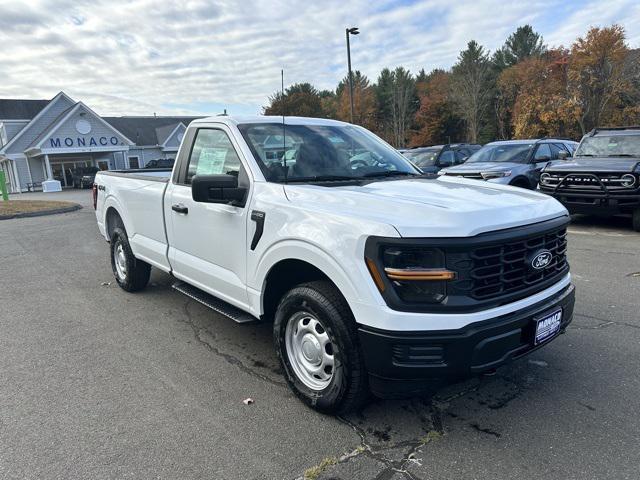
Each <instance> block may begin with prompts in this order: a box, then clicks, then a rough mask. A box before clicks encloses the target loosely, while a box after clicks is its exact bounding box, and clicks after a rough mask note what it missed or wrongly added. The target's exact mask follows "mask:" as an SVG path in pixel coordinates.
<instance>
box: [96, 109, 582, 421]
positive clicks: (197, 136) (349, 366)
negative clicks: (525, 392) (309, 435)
mask: <svg viewBox="0 0 640 480" xmlns="http://www.w3.org/2000/svg"><path fill="white" fill-rule="evenodd" d="M94 204H95V207H96V217H97V220H98V226H99V229H100V232H101V234H102V235H104V237H105V238H106V240H107V241H108V242H109V243H110V250H111V264H112V266H113V272H114V275H115V278H116V280H117V282H118V284H119V285H120V286H121V287H122V288H123V289H124V290H126V291H129V292H134V291H138V290H141V289H143V288H144V287H145V285H146V284H147V282H148V279H149V271H150V269H151V267H155V268H158V269H160V270H162V271H164V272H166V273H168V274H170V275H172V276H173V277H174V278H175V279H176V283H175V285H174V288H176V289H177V290H179V291H180V292H182V293H185V294H186V295H188V296H190V297H191V298H193V299H195V300H197V301H199V302H201V303H203V304H205V305H207V306H209V307H210V308H212V309H214V310H216V311H218V312H219V313H222V314H224V315H226V316H228V317H230V318H232V319H234V320H236V321H238V322H244V321H252V320H262V321H273V328H274V341H275V347H276V351H277V353H278V356H279V358H280V361H281V363H282V367H283V370H284V372H285V376H286V379H287V381H288V383H289V385H290V386H291V388H292V389H293V391H294V392H295V393H296V394H297V395H298V396H299V397H300V398H301V399H302V400H303V401H305V402H306V403H307V404H308V405H310V406H312V407H314V408H316V409H318V410H320V411H324V412H342V411H347V410H350V409H354V408H357V407H358V406H359V405H361V404H362V403H363V402H364V401H365V400H366V399H367V398H368V396H369V394H370V392H373V393H374V394H375V395H378V396H384V397H390V396H404V395H412V394H416V393H420V392H423V391H424V390H425V389H428V388H429V387H430V386H431V385H432V383H433V381H434V379H443V378H444V379H452V378H460V377H464V376H468V375H473V374H478V373H482V372H487V371H491V370H493V369H495V368H496V367H497V366H499V365H502V364H504V363H505V362H508V361H510V360H512V359H515V358H518V357H520V356H522V355H525V354H527V353H529V352H531V351H533V350H535V349H537V348H538V347H540V346H541V345H544V344H546V343H547V342H549V341H550V340H551V339H553V338H555V337H556V336H557V335H558V334H559V333H562V332H564V330H565V328H566V327H567V325H568V324H569V322H570V321H571V319H572V315H573V305H574V298H575V295H574V287H573V285H572V284H571V278H570V274H569V265H568V264H567V257H566V250H567V241H566V227H567V224H568V222H569V217H568V215H567V211H566V210H565V208H564V207H563V206H562V205H560V203H558V202H557V201H556V200H554V199H553V198H551V197H548V196H546V195H543V194H540V193H536V192H531V191H526V190H522V189H519V188H514V187H509V186H503V185H493V184H487V183H485V182H480V181H475V180H469V179H461V178H450V177H447V176H441V177H436V176H429V175H424V174H422V172H420V171H419V170H417V169H416V168H415V167H414V166H413V165H412V164H411V163H410V162H409V161H407V160H406V159H405V158H404V157H403V156H402V155H400V154H399V153H398V152H396V151H395V150H394V149H393V148H391V147H390V146H389V145H387V144H386V143H385V142H383V141H382V140H380V139H379V138H378V137H376V136H375V135H373V134H372V133H370V132H369V131H367V130H365V129H363V128H361V127H358V126H354V125H350V124H346V123H341V122H336V121H330V120H319V119H310V118H293V117H289V118H286V119H284V120H283V118H281V117H254V118H242V119H240V118H232V117H223V116H221V117H214V118H208V119H202V120H196V121H194V122H193V123H191V124H190V126H189V127H188V129H187V131H186V134H185V135H184V139H183V140H182V145H181V146H180V150H179V152H178V155H177V158H176V162H175V165H174V168H173V171H172V172H169V171H144V170H129V171H110V172H107V171H105V172H99V173H98V175H97V176H96V180H95V185H94Z"/></svg>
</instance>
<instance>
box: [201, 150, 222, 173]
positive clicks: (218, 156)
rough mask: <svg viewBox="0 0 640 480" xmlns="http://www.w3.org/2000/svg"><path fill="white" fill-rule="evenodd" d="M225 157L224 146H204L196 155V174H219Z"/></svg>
mask: <svg viewBox="0 0 640 480" xmlns="http://www.w3.org/2000/svg"><path fill="white" fill-rule="evenodd" d="M226 157H227V149H226V148H216V147H204V148H203V149H202V151H201V152H200V157H198V167H197V172H196V173H197V174H198V175H220V174H221V173H223V170H224V162H225V159H226Z"/></svg>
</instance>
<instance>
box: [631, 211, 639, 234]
mask: <svg viewBox="0 0 640 480" xmlns="http://www.w3.org/2000/svg"><path fill="white" fill-rule="evenodd" d="M631 221H632V222H633V229H634V230H635V231H636V232H640V208H636V209H635V210H634V211H633V216H632V218H631Z"/></svg>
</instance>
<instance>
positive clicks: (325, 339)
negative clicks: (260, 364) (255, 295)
mask: <svg viewBox="0 0 640 480" xmlns="http://www.w3.org/2000/svg"><path fill="white" fill-rule="evenodd" d="M285 344H286V349H287V358H288V359H289V363H290V364H291V367H292V368H293V371H294V372H295V374H296V376H297V377H298V379H299V380H300V381H301V382H302V383H304V384H305V385H306V386H307V387H309V388H310V389H312V390H316V391H320V390H323V389H325V388H326V387H327V386H328V385H329V383H330V382H331V379H332V378H333V371H334V362H335V360H334V355H333V344H332V343H331V339H330V338H329V335H328V334H327V331H326V330H325V328H324V326H323V325H322V323H320V321H319V320H318V319H317V318H315V316H313V315H312V314H310V313H307V312H298V313H296V314H295V315H293V316H292V317H291V318H289V322H288V323H287V329H286V331H285Z"/></svg>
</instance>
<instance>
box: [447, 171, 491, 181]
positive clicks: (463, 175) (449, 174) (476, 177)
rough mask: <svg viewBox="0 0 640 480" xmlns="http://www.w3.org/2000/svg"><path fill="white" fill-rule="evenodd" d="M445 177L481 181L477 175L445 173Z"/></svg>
mask: <svg viewBox="0 0 640 480" xmlns="http://www.w3.org/2000/svg"><path fill="white" fill-rule="evenodd" d="M445 175H447V176H449V177H463V178H473V179H476V180H482V179H483V178H482V175H480V174H479V173H449V172H447V173H446V174H445Z"/></svg>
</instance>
